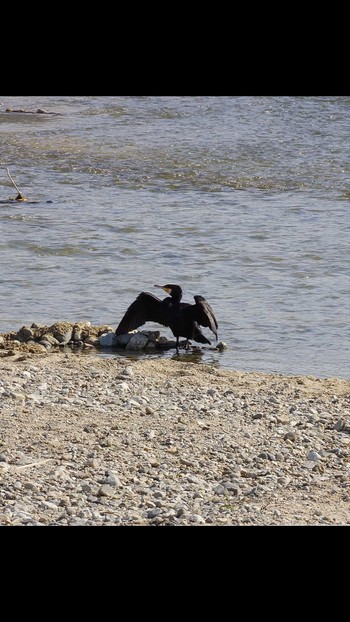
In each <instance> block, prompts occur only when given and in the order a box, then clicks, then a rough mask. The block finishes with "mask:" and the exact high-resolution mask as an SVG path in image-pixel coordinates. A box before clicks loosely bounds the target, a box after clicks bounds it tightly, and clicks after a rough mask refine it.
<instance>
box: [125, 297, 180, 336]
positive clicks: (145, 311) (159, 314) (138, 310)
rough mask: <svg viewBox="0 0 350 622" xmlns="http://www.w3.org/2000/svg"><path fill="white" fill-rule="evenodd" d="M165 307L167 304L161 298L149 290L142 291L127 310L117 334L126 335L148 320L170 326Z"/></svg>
mask: <svg viewBox="0 0 350 622" xmlns="http://www.w3.org/2000/svg"><path fill="white" fill-rule="evenodd" d="M165 309H166V305H165V304H164V303H163V301H162V300H160V298H157V296H154V295H153V294H150V293H148V292H141V294H139V295H138V296H137V298H136V299H135V300H134V302H132V303H131V305H130V307H129V308H128V309H127V310H126V312H125V314H124V317H123V318H122V319H121V321H120V322H119V324H118V326H117V328H116V331H115V334H116V335H125V334H126V333H129V332H130V331H131V330H134V329H135V328H138V327H139V326H142V325H143V324H145V323H146V322H157V323H158V324H163V326H168V321H167V318H166V314H165Z"/></svg>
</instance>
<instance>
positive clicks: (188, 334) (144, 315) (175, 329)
mask: <svg viewBox="0 0 350 622" xmlns="http://www.w3.org/2000/svg"><path fill="white" fill-rule="evenodd" d="M154 287H160V288H161V289H164V291H165V292H166V293H167V294H170V295H169V296H167V297H166V298H164V299H163V300H161V299H160V298H158V297H157V296H154V295H153V294H150V293H149V292H141V294H139V295H138V296H137V298H136V299H135V300H134V302H133V303H132V304H131V305H130V307H129V308H128V309H127V311H126V313H125V314H124V317H123V318H122V319H121V321H120V322H119V325H118V327H117V329H116V331H115V334H116V335H124V334H126V333H129V332H130V331H132V330H134V329H135V328H138V327H139V326H142V325H143V324H145V323H146V322H157V324H162V325H163V326H169V328H170V329H171V331H172V333H173V335H174V336H175V337H176V351H177V353H178V352H179V338H180V337H185V339H186V341H187V342H188V341H189V340H190V339H193V340H194V341H198V342H199V343H209V344H210V341H209V339H207V337H205V335H203V333H202V331H201V328H200V327H201V326H204V327H208V328H209V329H210V330H211V332H212V333H213V334H214V335H215V337H216V340H217V338H218V333H217V329H218V323H217V321H216V318H215V315H214V312H213V309H212V308H211V306H210V304H209V303H208V302H207V301H206V300H205V298H203V296H194V300H195V304H190V303H189V302H181V299H182V289H181V287H180V286H179V285H174V284H171V283H170V284H169V283H168V284H167V285H155V286H154Z"/></svg>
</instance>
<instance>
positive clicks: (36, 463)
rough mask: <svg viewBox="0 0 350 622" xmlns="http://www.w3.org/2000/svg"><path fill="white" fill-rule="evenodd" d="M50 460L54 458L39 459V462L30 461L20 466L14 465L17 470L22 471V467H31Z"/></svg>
mask: <svg viewBox="0 0 350 622" xmlns="http://www.w3.org/2000/svg"><path fill="white" fill-rule="evenodd" d="M50 460H54V458H45V459H44V460H38V461H37V462H30V463H29V464H21V465H20V466H17V465H13V466H14V467H15V468H16V470H17V471H22V469H29V468H30V467H32V466H38V465H39V464H44V463H45V462H49V461H50Z"/></svg>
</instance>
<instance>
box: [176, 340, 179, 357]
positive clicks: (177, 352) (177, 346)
mask: <svg viewBox="0 0 350 622" xmlns="http://www.w3.org/2000/svg"><path fill="white" fill-rule="evenodd" d="M176 354H179V337H176Z"/></svg>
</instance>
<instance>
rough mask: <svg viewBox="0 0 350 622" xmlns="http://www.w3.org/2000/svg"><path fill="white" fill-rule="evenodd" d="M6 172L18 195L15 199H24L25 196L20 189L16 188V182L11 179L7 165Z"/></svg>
mask: <svg viewBox="0 0 350 622" xmlns="http://www.w3.org/2000/svg"><path fill="white" fill-rule="evenodd" d="M7 174H8V176H9V178H10V181H11V182H12V183H13V185H14V187H15V188H16V190H17V192H18V195H17V196H16V201H25V200H26V197H25V196H24V195H23V194H22V192H21V191H20V189H19V188H18V186H17V184H16V182H15V181H14V180H13V179H12V177H11V175H10V170H9V167H7Z"/></svg>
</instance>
